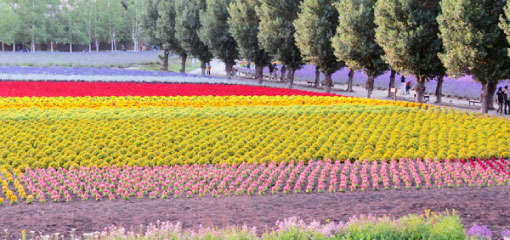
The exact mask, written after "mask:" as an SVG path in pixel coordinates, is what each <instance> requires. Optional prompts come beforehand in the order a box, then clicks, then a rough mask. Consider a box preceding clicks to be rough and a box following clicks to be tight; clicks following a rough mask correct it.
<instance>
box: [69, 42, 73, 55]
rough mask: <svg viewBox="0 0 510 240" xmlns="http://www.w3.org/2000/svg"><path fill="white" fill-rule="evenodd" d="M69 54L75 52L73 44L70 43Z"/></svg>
mask: <svg viewBox="0 0 510 240" xmlns="http://www.w3.org/2000/svg"><path fill="white" fill-rule="evenodd" d="M69 52H70V53H72V52H73V43H72V42H69Z"/></svg>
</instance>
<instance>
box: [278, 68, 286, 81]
mask: <svg viewBox="0 0 510 240" xmlns="http://www.w3.org/2000/svg"><path fill="white" fill-rule="evenodd" d="M285 72H287V68H286V67H285V65H282V75H281V76H280V81H282V82H283V81H285Z"/></svg>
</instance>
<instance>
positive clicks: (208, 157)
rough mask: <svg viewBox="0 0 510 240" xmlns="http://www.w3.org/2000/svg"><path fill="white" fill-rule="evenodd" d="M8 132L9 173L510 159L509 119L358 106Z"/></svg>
mask: <svg viewBox="0 0 510 240" xmlns="http://www.w3.org/2000/svg"><path fill="white" fill-rule="evenodd" d="M341 99H342V98H339V100H341ZM225 101H227V102H228V101H229V100H225ZM233 101H234V100H233ZM0 132H2V134H1V135H0V167H5V168H8V169H13V168H14V169H24V168H25V167H26V166H30V167H32V168H37V167H49V166H51V167H69V166H71V165H76V166H80V165H96V166H110V165H138V166H145V165H172V164H194V163H200V164H204V163H234V162H235V163H240V162H248V163H255V162H271V161H277V162H281V161H294V160H310V159H325V158H330V159H334V160H345V159H370V160H380V159H391V158H403V157H408V158H417V157H422V158H424V157H430V158H435V157H438V158H467V157H491V156H497V157H499V156H502V157H510V125H509V124H508V121H507V120H504V119H502V118H496V117H483V116H480V115H475V114H467V113H463V112H458V111H457V112H454V111H451V110H448V109H438V108H409V107H400V106H375V105H366V104H354V103H353V104H335V105H329V106H320V105H313V106H299V105H296V106H286V107H283V106H253V107H249V108H247V107H244V106H233V107H228V108H218V107H203V108H189V107H175V108H159V107H147V108H138V109H120V108H104V109H87V108H85V109H46V110H43V109H38V108H30V109H21V110H16V109H4V110H0Z"/></svg>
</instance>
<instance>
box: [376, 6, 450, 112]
mask: <svg viewBox="0 0 510 240" xmlns="http://www.w3.org/2000/svg"><path fill="white" fill-rule="evenodd" d="M439 1H440V0H378V1H377V3H376V5H375V23H376V25H377V28H376V42H377V43H378V44H379V45H380V46H381V47H382V48H383V49H384V52H385V53H386V56H385V57H384V60H385V61H386V63H388V64H389V65H390V66H391V68H392V69H395V70H396V71H398V72H400V73H405V74H414V75H416V81H417V84H416V87H415V90H416V95H417V100H418V102H423V96H424V94H425V82H426V81H427V80H429V79H432V78H434V77H436V76H443V75H444V74H445V69H444V67H443V65H442V64H441V61H440V60H439V58H438V53H441V52H442V50H443V45H442V43H441V39H439V37H438V34H439V27H438V24H437V21H436V18H437V16H438V14H439Z"/></svg>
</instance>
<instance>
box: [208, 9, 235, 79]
mask: <svg viewBox="0 0 510 240" xmlns="http://www.w3.org/2000/svg"><path fill="white" fill-rule="evenodd" d="M231 2H232V0H206V4H207V8H206V9H205V10H204V11H202V12H201V13H200V22H201V27H200V39H201V40H202V42H204V44H205V45H207V46H208V47H209V50H210V51H211V53H212V54H213V55H214V56H215V57H217V58H219V59H221V60H222V61H223V62H224V63H225V71H226V73H227V76H228V77H229V78H230V76H231V71H232V67H233V66H234V65H235V60H236V59H238V58H239V51H237V43H236V40H235V39H234V37H233V36H232V34H231V33H230V29H229V25H228V18H229V16H230V14H229V12H228V7H229V5H230V3H231Z"/></svg>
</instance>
